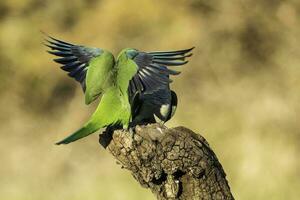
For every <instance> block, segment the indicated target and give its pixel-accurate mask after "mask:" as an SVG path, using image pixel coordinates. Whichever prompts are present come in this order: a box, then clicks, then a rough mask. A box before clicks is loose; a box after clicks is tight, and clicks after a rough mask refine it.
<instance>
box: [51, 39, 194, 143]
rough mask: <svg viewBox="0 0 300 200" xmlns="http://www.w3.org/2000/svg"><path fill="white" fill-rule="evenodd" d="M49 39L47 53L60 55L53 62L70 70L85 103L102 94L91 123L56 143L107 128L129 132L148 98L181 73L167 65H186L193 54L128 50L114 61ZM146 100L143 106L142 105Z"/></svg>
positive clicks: (98, 51)
mask: <svg viewBox="0 0 300 200" xmlns="http://www.w3.org/2000/svg"><path fill="white" fill-rule="evenodd" d="M48 37H49V38H48V39H47V40H46V41H47V44H46V46H48V47H49V48H50V49H51V50H50V51H48V52H49V53H51V54H53V55H55V56H58V57H59V58H57V59H54V61H55V62H57V63H59V64H61V65H62V66H61V69H63V70H65V71H67V72H68V75H69V76H70V77H72V78H74V79H75V80H77V81H78V82H80V84H81V86H82V89H83V91H84V93H85V103H86V104H90V103H91V102H93V101H94V100H95V99H96V98H97V97H99V96H100V95H101V100H100V103H99V105H98V107H97V109H96V111H95V112H94V113H93V114H92V116H91V118H90V119H89V120H88V122H87V123H85V124H84V125H83V127H82V128H80V129H79V130H77V131H76V132H74V133H73V134H71V135H70V136H68V137H67V138H65V139H63V140H61V141H60V142H58V143H56V144H68V143H70V142H74V141H76V140H78V139H80V138H83V137H86V136H88V135H90V134H92V133H94V132H96V131H97V130H99V129H100V128H104V127H110V126H122V127H123V128H124V129H127V128H128V127H129V123H130V122H131V120H132V117H133V113H134V114H135V117H138V116H140V115H142V116H144V114H142V113H143V112H145V111H143V109H144V110H145V107H147V106H146V105H144V104H145V103H147V99H149V97H150V98H152V96H151V94H157V97H155V98H153V99H156V98H158V97H159V94H160V92H159V91H160V90H163V91H164V90H166V88H168V87H169V83H170V79H169V76H170V75H176V74H178V72H177V71H175V70H171V69H169V68H168V67H167V66H174V65H183V64H185V63H186V62H187V61H182V59H183V58H184V57H186V56H185V54H186V53H187V52H189V51H191V49H186V50H180V51H169V52H150V53H146V52H141V51H138V50H136V49H132V48H126V49H124V50H122V51H121V52H120V53H119V55H118V57H117V59H116V60H115V59H114V56H113V55H112V54H111V53H110V52H109V51H107V50H104V49H100V48H91V47H85V46H82V45H74V44H71V43H68V42H64V41H61V40H58V39H55V38H53V37H50V36H48ZM171 94H172V93H171ZM148 95H150V96H149V97H148ZM129 96H130V97H129ZM143 99H144V101H143V104H140V103H139V102H141V100H143ZM145 99H146V101H145ZM167 99H169V97H168V98H167ZM151 102H154V101H152V100H151ZM168 102H169V100H168ZM163 105H164V104H163ZM143 107H144V108H143ZM142 108H143V109H142ZM141 109H142V110H141ZM146 113H147V112H146ZM158 115H159V114H158ZM142 118H143V117H142ZM146 118H147V117H146Z"/></svg>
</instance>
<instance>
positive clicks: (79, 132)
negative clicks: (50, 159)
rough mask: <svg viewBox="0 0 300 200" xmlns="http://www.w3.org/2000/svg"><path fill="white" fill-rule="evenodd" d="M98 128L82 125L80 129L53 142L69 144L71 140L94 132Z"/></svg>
mask: <svg viewBox="0 0 300 200" xmlns="http://www.w3.org/2000/svg"><path fill="white" fill-rule="evenodd" d="M99 129H100V128H95V127H89V126H84V127H82V128H81V129H79V130H77V131H76V132H75V133H73V134H72V135H70V136H68V137H66V138H65V139H63V140H61V141H59V142H57V143H55V144H57V145H60V144H69V143H71V142H74V141H76V140H79V139H81V138H83V137H86V136H88V135H90V134H92V133H94V132H96V131H97V130H99Z"/></svg>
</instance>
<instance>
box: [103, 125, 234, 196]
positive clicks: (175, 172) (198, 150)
mask: <svg viewBox="0 0 300 200" xmlns="http://www.w3.org/2000/svg"><path fill="white" fill-rule="evenodd" d="M99 142H100V144H101V145H102V146H104V147H105V148H106V149H108V150H109V151H110V152H111V154H112V155H113V156H114V157H115V158H116V159H117V160H118V162H119V163H120V164H121V165H122V168H125V169H128V170H129V171H131V173H132V175H133V177H134V178H135V179H136V180H137V181H138V182H139V183H140V184H141V186H143V187H145V188H149V189H151V191H152V192H153V193H154V194H155V195H156V196H157V199H159V200H166V199H180V200H181V199H185V200H186V199H187V200H189V199H234V198H233V196H232V194H231V192H230V187H229V185H228V182H227V180H226V178H225V177H226V174H225V172H224V170H223V168H222V166H221V164H220V163H219V161H218V159H217V157H216V155H215V153H214V152H213V151H212V149H211V148H210V147H209V145H208V143H207V142H206V140H205V139H204V138H203V137H202V136H201V135H199V134H196V133H194V132H193V131H191V130H189V129H187V128H185V127H176V128H170V129H169V128H167V127H165V126H162V125H159V124H149V125H145V126H136V127H135V130H134V131H133V133H132V132H129V131H125V130H115V131H113V130H107V131H106V132H104V133H103V134H101V135H100V139H99Z"/></svg>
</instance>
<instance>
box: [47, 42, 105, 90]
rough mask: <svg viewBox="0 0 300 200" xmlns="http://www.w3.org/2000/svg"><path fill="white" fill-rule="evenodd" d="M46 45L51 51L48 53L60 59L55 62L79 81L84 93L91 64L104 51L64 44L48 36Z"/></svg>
mask: <svg viewBox="0 0 300 200" xmlns="http://www.w3.org/2000/svg"><path fill="white" fill-rule="evenodd" d="M46 41H47V43H46V44H45V45H46V46H47V47H49V48H50V49H51V50H50V51H48V52H49V53H50V54H53V55H55V56H57V57H59V58H56V59H54V61H55V62H57V63H59V64H61V65H62V66H61V69H62V70H64V71H67V72H68V75H69V76H70V77H72V78H74V79H75V80H76V81H78V82H79V83H80V84H81V86H82V89H83V91H84V92H85V89H86V81H85V79H86V74H87V69H88V67H89V63H90V61H91V60H92V59H93V58H96V57H98V56H100V55H101V54H102V53H103V50H102V49H100V48H91V47H85V46H82V45H74V44H71V43H67V42H63V41H61V40H58V39H55V38H53V37H51V36H48V39H46Z"/></svg>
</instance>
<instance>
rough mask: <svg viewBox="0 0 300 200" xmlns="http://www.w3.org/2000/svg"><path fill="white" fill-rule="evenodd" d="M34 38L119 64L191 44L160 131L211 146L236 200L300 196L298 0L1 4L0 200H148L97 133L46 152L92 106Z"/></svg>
mask: <svg viewBox="0 0 300 200" xmlns="http://www.w3.org/2000/svg"><path fill="white" fill-rule="evenodd" d="M41 30H42V31H44V32H46V33H49V34H51V35H53V36H55V37H58V38H61V39H64V40H66V41H70V42H74V43H77V44H85V45H88V46H97V47H101V48H105V49H109V50H111V51H112V52H113V53H114V54H115V55H116V54H117V53H118V52H119V51H120V50H121V49H122V48H125V47H134V48H137V49H140V50H144V51H151V50H172V49H174V50H175V49H182V48H188V47H191V46H196V49H195V50H194V56H193V57H192V58H191V62H190V63H189V64H188V65H185V66H183V67H181V71H182V74H181V75H180V76H177V77H174V79H173V80H174V83H173V84H172V88H173V89H174V90H175V91H176V92H177V95H178V97H179V106H178V110H177V113H176V115H175V117H174V118H173V119H172V120H171V121H170V122H168V123H167V126H169V127H173V126H179V125H184V126H187V127H189V128H190V129H192V130H194V131H196V132H198V133H201V134H202V135H203V136H204V137H205V138H206V139H207V140H208V142H209V143H210V145H211V147H212V148H213V149H214V150H215V152H216V154H217V156H218V158H219V159H220V161H221V163H222V164H223V167H224V169H225V171H226V173H227V178H228V181H229V183H230V186H231V188H232V192H233V194H234V196H235V197H236V199H243V200H244V199H249V200H250V199H251V200H252V199H261V200H264V199H275V200H277V199H278V200H279V199H299V195H300V190H299V188H300V180H299V179H300V170H299V169H300V161H299V155H298V153H299V150H300V123H299V119H300V104H299V103H300V93H299V85H300V78H299V77H300V40H299V36H300V2H299V1H298V0H285V1H279V0H256V1H250V0H231V1H221V0H210V1H205V0H178V1H173V0H164V1H162V0H160V1H159V0H143V1H140V0H127V1H119V0H101V1H96V0H88V1H83V0H74V1H59V0H51V1H50V0H1V1H0V80H1V81H0V95H1V98H0V113H1V114H0V133H1V138H2V139H1V140H0V163H1V164H0V198H1V199H3V200H41V199H42V200H67V199H72V200H79V199H80V200H81V199H87V200H90V199H91V200H92V199H112V200H119V199H120V200H122V199H130V200H134V199H143V200H147V199H149V200H150V199H152V200H153V199H155V197H154V196H153V195H152V194H151V192H150V191H148V190H146V189H143V188H141V187H140V186H139V185H138V183H137V182H136V181H135V180H134V179H133V178H132V177H131V175H130V173H129V172H127V171H126V170H122V169H120V166H119V165H117V164H116V161H115V160H114V159H113V157H112V156H111V155H110V154H109V153H108V152H106V151H105V150H104V149H103V148H102V147H100V146H99V145H98V135H97V134H94V135H92V136H90V137H88V138H86V139H84V140H80V141H78V142H76V143H74V144H71V145H67V146H55V145H54V143H55V142H56V141H58V140H59V139H62V138H63V137H64V136H66V135H67V134H69V133H71V132H73V131H74V130H76V129H77V128H79V127H80V126H81V125H82V124H83V123H84V122H85V121H86V120H87V119H88V117H89V115H90V114H91V113H92V112H93V110H94V108H95V106H96V105H97V103H94V104H93V105H92V106H89V107H87V106H85V105H84V99H83V94H82V91H81V88H80V86H79V84H77V83H76V82H75V81H73V80H72V79H70V78H68V77H67V76H66V74H65V73H64V72H63V71H61V70H60V69H59V67H58V65H57V64H55V63H54V62H52V58H53V57H52V56H51V55H48V54H47V53H46V52H45V50H46V48H45V47H44V46H43V45H42V43H43V35H42V34H41V33H40V31H41Z"/></svg>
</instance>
